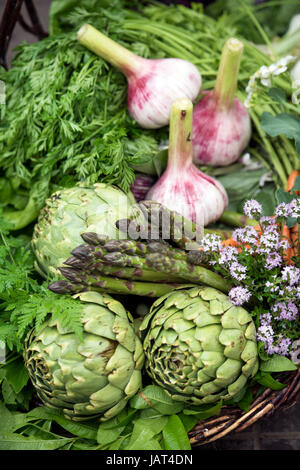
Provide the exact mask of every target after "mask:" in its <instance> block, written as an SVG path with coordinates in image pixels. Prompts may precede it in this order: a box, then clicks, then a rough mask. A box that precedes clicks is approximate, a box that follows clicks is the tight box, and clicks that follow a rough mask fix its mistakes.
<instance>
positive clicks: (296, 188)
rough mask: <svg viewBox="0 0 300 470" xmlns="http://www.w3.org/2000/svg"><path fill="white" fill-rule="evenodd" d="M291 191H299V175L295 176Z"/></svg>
mask: <svg viewBox="0 0 300 470" xmlns="http://www.w3.org/2000/svg"><path fill="white" fill-rule="evenodd" d="M292 191H300V175H298V176H297V178H296V181H295V184H294V186H293V188H292Z"/></svg>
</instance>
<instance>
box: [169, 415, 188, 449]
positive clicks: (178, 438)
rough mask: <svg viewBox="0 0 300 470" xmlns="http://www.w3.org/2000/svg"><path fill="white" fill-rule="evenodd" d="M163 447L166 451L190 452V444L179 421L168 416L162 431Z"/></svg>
mask: <svg viewBox="0 0 300 470" xmlns="http://www.w3.org/2000/svg"><path fill="white" fill-rule="evenodd" d="M163 439H164V447H165V449H166V450H190V449H191V443H190V440H189V437H188V434H187V432H186V430H185V427H184V425H183V423H182V421H181V419H180V418H179V417H178V416H177V415H174V416H170V417H169V419H168V423H167V425H166V426H165V428H164V429H163Z"/></svg>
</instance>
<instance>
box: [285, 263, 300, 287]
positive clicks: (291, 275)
mask: <svg viewBox="0 0 300 470" xmlns="http://www.w3.org/2000/svg"><path fill="white" fill-rule="evenodd" d="M281 275H282V279H283V280H284V281H287V282H288V283H289V285H290V286H294V285H295V284H299V283H300V269H299V268H297V267H296V266H285V267H284V268H283V270H282V271H281Z"/></svg>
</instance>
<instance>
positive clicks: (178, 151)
mask: <svg viewBox="0 0 300 470" xmlns="http://www.w3.org/2000/svg"><path fill="white" fill-rule="evenodd" d="M192 126H193V104H192V102H191V100H188V99H186V98H181V99H178V100H176V101H175V102H174V103H173V106H172V110H171V116H170V131H169V153H168V164H167V168H166V170H165V172H164V173H163V175H162V176H161V178H160V179H159V180H158V181H157V183H156V184H155V185H154V186H153V187H152V188H151V189H150V191H149V192H148V194H147V196H146V199H148V200H153V201H157V202H160V203H161V204H163V205H164V206H166V207H167V208H168V209H170V210H174V211H176V212H178V213H179V214H181V215H183V216H184V217H186V218H187V219H189V220H192V221H193V222H195V223H196V224H197V225H198V226H200V227H201V226H206V225H208V224H209V223H212V222H214V221H216V220H217V219H218V218H219V217H220V216H221V215H222V214H223V212H224V210H225V209H226V207H227V204H228V197H227V194H226V191H225V189H224V187H223V186H222V185H221V183H219V182H218V181H217V180H216V179H214V178H212V177H210V176H208V175H206V174H204V173H202V172H201V171H200V170H199V169H198V168H197V167H196V166H195V165H194V164H193V144H192Z"/></svg>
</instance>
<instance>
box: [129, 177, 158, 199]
mask: <svg viewBox="0 0 300 470" xmlns="http://www.w3.org/2000/svg"><path fill="white" fill-rule="evenodd" d="M154 182H155V178H154V176H151V175H145V174H137V175H136V177H135V180H134V182H133V183H132V185H131V186H130V191H131V192H132V194H133V195H134V197H135V200H136V201H137V202H139V201H144V199H145V196H146V194H147V193H148V191H149V190H150V188H151V187H152V186H153V184H154Z"/></svg>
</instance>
